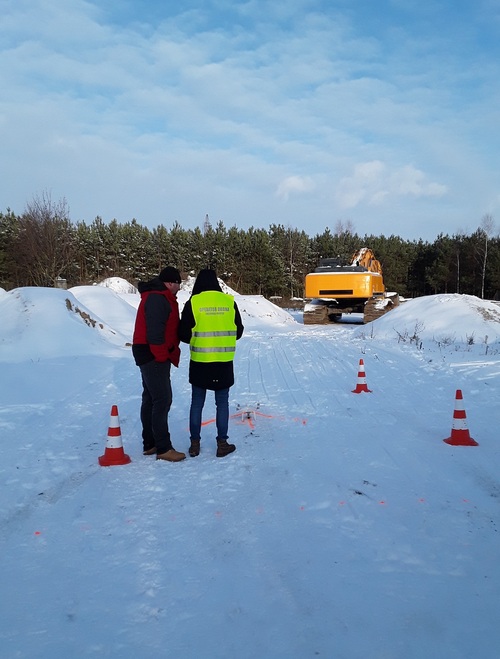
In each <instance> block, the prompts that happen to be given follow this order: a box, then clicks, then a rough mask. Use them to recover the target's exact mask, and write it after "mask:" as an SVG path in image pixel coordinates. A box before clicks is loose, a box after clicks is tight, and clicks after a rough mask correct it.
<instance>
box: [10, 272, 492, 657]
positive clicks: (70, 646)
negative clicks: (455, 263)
mask: <svg viewBox="0 0 500 659" xmlns="http://www.w3.org/2000/svg"><path fill="white" fill-rule="evenodd" d="M133 290H134V289H133V287H130V285H129V284H128V283H127V282H123V280H118V279H115V280H108V281H107V282H105V285H104V286H94V287H77V288H73V289H71V290H70V291H63V290H53V289H43V288H22V289H17V290H14V291H10V292H8V293H7V292H5V291H1V290H0V317H1V323H0V369H1V384H0V401H1V402H0V433H1V442H2V457H1V462H0V479H1V480H0V482H1V485H0V487H1V497H2V507H1V512H0V516H1V529H2V532H1V536H0V549H1V556H2V560H1V563H0V583H1V598H0V656H1V657H2V658H4V657H5V658H6V659H11V658H17V657H22V658H26V659H36V658H38V659H53V658H54V657H75V658H80V657H100V658H101V657H113V658H116V659H128V658H131V659H132V658H134V659H137V658H140V659H156V658H158V659H163V658H172V659H191V658H193V659H195V658H207V659H235V658H238V659H257V658H258V659H308V658H311V659H312V658H317V657H323V658H325V659H423V658H425V659H454V658H457V659H458V658H463V659H465V658H470V659H497V657H498V656H500V654H499V653H500V650H499V648H500V625H499V620H500V600H499V592H500V560H499V547H500V517H499V510H500V430H499V428H500V405H499V399H500V307H498V306H496V305H495V304H493V303H488V302H483V301H481V300H479V299H477V298H474V297H470V296H460V295H438V296H434V297H429V298H422V299H418V300H412V301H408V302H405V303H404V304H403V305H401V306H400V307H399V308H397V309H395V310H394V311H392V312H391V313H389V314H387V315H386V316H385V317H383V318H381V319H379V320H377V321H376V322H374V323H372V324H371V325H365V326H360V325H355V324H353V325H349V324H347V323H344V324H341V325H334V326H328V327H323V326H321V327H313V326H304V325H303V324H301V323H300V322H297V321H296V320H294V318H293V317H292V316H291V315H290V314H288V313H287V312H286V311H283V310H281V309H279V308H277V307H276V306H274V305H273V304H271V303H270V302H268V301H266V300H265V299H264V298H262V297H259V296H250V297H241V296H238V295H237V296H236V298H237V302H238V304H239V307H240V310H241V312H242V316H243V321H244V323H245V327H246V331H245V335H244V337H243V338H242V339H241V340H240V341H239V342H238V347H237V356H236V361H235V370H236V378H237V381H236V384H235V386H234V387H233V388H232V390H231V395H230V400H231V405H232V413H233V414H234V415H235V416H234V418H233V419H232V421H231V426H230V437H231V441H234V443H236V444H237V451H236V453H234V454H233V455H231V456H229V457H227V458H224V459H217V458H216V457H215V428H214V424H213V423H207V425H206V426H205V427H204V431H203V437H202V453H201V455H200V456H199V457H198V458H195V459H191V458H189V457H188V458H187V459H186V460H185V461H183V462H181V463H179V464H169V463H165V462H157V461H156V460H155V459H154V458H151V457H144V456H143V455H142V451H141V449H142V444H141V439H140V423H139V405H140V390H141V387H140V378H139V371H138V369H137V368H136V366H135V365H134V363H133V360H132V357H131V353H130V347H129V346H128V345H127V344H128V343H129V342H130V341H131V334H132V327H133V322H134V318H135V309H136V306H137V304H138V301H139V299H138V296H137V295H136V294H135V293H134V292H133ZM188 295H189V283H188V284H187V285H186V286H185V287H184V289H183V290H182V291H181V293H180V294H179V300H180V303H181V306H182V304H183V302H184V301H185V300H186V299H187V296H188ZM360 359H363V362H364V367H365V373H366V382H367V385H368V387H369V388H370V389H371V390H372V392H371V393H365V392H363V393H361V394H354V393H352V390H353V389H355V387H356V385H357V383H358V365H359V361H360ZM188 361H189V355H188V349H187V347H186V346H184V347H183V356H182V360H181V366H180V368H179V369H178V370H176V369H174V370H173V373H172V381H173V389H174V405H173V409H172V411H171V416H170V425H171V431H172V435H173V440H174V446H175V447H176V448H177V449H178V450H186V449H187V447H188V445H189V433H188V428H187V419H188V410H189V398H190V387H189V384H188V381H187V367H188ZM457 390H460V391H462V393H463V405H464V409H465V411H466V427H467V429H468V430H469V431H470V436H471V437H473V438H474V439H475V440H476V441H477V442H478V443H479V445H478V446H456V447H455V446H450V445H449V444H447V443H445V442H443V439H445V438H447V437H449V436H450V434H451V433H452V425H453V424H454V412H455V406H456V391H457ZM212 398H213V397H209V400H208V402H207V406H206V421H207V422H209V421H210V420H211V419H213V416H214V406H213V400H212ZM112 405H117V406H118V411H119V421H120V428H121V433H122V441H123V447H124V451H125V452H126V453H127V454H128V455H129V456H130V457H131V459H132V461H131V463H130V464H127V465H122V466H114V467H101V466H99V464H98V457H99V456H100V455H102V454H103V453H104V452H105V448H106V443H107V431H108V426H109V423H110V411H111V407H112Z"/></svg>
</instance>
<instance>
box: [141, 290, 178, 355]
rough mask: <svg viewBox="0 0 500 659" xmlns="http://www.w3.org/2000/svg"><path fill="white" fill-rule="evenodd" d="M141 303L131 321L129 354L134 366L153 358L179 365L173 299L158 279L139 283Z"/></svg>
mask: <svg viewBox="0 0 500 659" xmlns="http://www.w3.org/2000/svg"><path fill="white" fill-rule="evenodd" d="M139 292H140V293H141V301H140V303H139V308H138V309H137V316H136V320H135V328H134V338H133V345H132V353H133V355H134V359H135V363H136V364H137V365H138V366H141V365H142V364H146V363H148V362H150V361H152V360H153V359H154V360H156V361H157V362H166V361H171V362H172V364H173V365H174V366H178V365H179V359H180V356H181V351H180V349H179V338H178V333H177V332H178V326H179V306H178V304H177V299H176V297H175V295H173V294H172V293H171V292H170V291H169V290H168V289H167V288H165V285H164V284H163V282H161V281H160V280H159V279H152V280H151V281H150V282H146V283H143V282H141V284H139Z"/></svg>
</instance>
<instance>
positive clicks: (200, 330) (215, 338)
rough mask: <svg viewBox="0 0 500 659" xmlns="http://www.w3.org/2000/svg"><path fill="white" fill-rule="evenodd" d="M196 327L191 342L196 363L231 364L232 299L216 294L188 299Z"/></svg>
mask: <svg viewBox="0 0 500 659" xmlns="http://www.w3.org/2000/svg"><path fill="white" fill-rule="evenodd" d="M191 309H192V311H193V316H194V320H195V326H194V327H193V332H192V336H191V342H190V346H189V348H190V351H191V359H192V360H193V361H195V362H230V361H232V360H233V359H234V352H235V350H236V323H235V322H234V298H233V296H232V295H228V294H227V293H221V292H219V291H205V292H203V293H199V294H198V295H193V296H192V297H191Z"/></svg>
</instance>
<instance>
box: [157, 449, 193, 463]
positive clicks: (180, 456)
mask: <svg viewBox="0 0 500 659" xmlns="http://www.w3.org/2000/svg"><path fill="white" fill-rule="evenodd" d="M185 457H186V454H185V453H180V451H176V450H175V449H174V448H171V449H170V450H168V451H165V453H158V454H157V456H156V459H157V460H166V461H167V462H180V461H181V460H184V459H185Z"/></svg>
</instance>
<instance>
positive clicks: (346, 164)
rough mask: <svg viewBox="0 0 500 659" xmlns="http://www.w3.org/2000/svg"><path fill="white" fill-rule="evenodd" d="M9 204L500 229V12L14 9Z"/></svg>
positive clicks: (6, 46)
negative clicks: (39, 201) (40, 200)
mask: <svg viewBox="0 0 500 659" xmlns="http://www.w3.org/2000/svg"><path fill="white" fill-rule="evenodd" d="M0 8H1V11H2V21H1V23H0V83H1V90H2V93H1V95H0V143H1V145H2V148H1V151H0V153H1V156H0V210H1V211H5V210H6V209H7V208H10V209H12V210H13V211H14V212H16V213H21V212H22V211H23V210H24V208H25V206H26V204H27V203H29V202H30V201H31V200H32V199H33V197H34V196H35V195H39V194H41V193H43V192H47V191H48V192H50V194H51V197H52V199H53V200H55V201H57V200H59V199H61V198H63V197H64V198H65V199H66V200H67V203H68V205H69V208H70V215H71V219H72V220H73V221H74V222H76V221H79V220H85V221H86V222H88V223H90V222H92V220H93V219H94V218H95V217H96V216H98V215H99V216H101V217H102V218H103V219H104V220H105V221H109V220H111V219H113V218H116V219H117V220H118V221H120V222H126V221H128V220H131V219H132V218H136V219H137V220H138V221H139V222H140V223H141V224H144V225H147V226H150V227H155V226H157V225H158V224H164V225H165V226H166V227H167V228H170V227H171V226H172V225H173V224H174V222H179V223H180V224H181V225H182V226H183V227H184V228H190V227H195V226H202V224H203V221H204V219H205V215H206V214H208V215H209V218H210V220H211V222H212V224H214V225H215V224H216V223H217V222H219V221H222V222H224V224H225V226H226V227H228V228H229V227H231V226H238V227H240V228H243V229H247V228H249V227H250V226H254V227H264V228H268V227H269V225H270V224H273V223H276V224H283V225H284V226H290V227H292V228H298V229H301V230H302V229H303V230H305V231H306V232H307V233H308V234H309V235H311V236H313V235H316V234H317V233H322V232H323V231H324V230H325V228H326V227H330V229H331V230H335V227H336V226H338V225H339V223H342V224H343V225H344V226H345V225H346V224H347V223H349V224H350V226H352V227H353V228H354V230H356V231H357V232H358V233H359V234H361V235H363V234H365V233H368V234H370V233H374V234H375V235H381V234H384V235H387V236H388V235H391V234H397V235H400V236H402V237H404V238H408V239H418V238H423V239H425V240H433V239H434V238H435V237H436V236H437V235H438V234H439V233H441V232H443V233H448V234H450V235H451V234H453V233H455V232H457V231H465V232H469V231H474V230H475V229H476V228H477V227H478V226H480V224H481V220H482V218H483V217H484V216H485V215H486V214H490V215H492V216H493V218H494V220H495V222H496V224H495V226H496V227H498V226H499V225H500V159H499V153H500V138H499V133H500V131H499V127H500V111H499V110H498V108H499V107H500V0H475V1H474V2H470V1H469V0H467V1H465V0H449V1H443V2H429V1H425V0H419V1H416V0H415V1H414V0H377V1H375V0H359V1H356V0H331V1H329V2H328V1H326V0H290V2H286V3H285V2H271V1H264V0H249V1H248V2H239V1H237V0H198V1H196V0H190V1H185V0H179V1H178V2H176V3H166V2H164V1H162V2H156V1H155V0H147V1H144V2H133V1H132V0H107V1H104V0H99V1H98V0H96V1H94V2H90V1H85V0H72V1H71V2H68V1H67V0H0Z"/></svg>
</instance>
